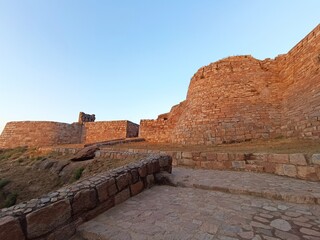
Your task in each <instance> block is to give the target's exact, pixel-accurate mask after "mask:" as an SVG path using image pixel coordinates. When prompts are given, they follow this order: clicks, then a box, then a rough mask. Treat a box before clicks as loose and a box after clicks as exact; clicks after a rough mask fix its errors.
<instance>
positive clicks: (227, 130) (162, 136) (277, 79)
mask: <svg viewBox="0 0 320 240" xmlns="http://www.w3.org/2000/svg"><path fill="white" fill-rule="evenodd" d="M319 103H320V25H318V26H317V27H316V28H315V29H314V30H313V31H312V32H311V33H309V34H308V35H307V36H306V37H305V38H304V39H303V40H301V41H300V42H299V43H298V44H297V45H296V46H295V47H293V48H292V49H291V50H290V51H289V52H288V53H287V54H284V55H280V56H278V57H277V58H275V59H265V60H263V61H260V60H257V59H254V58H253V57H252V56H235V57H229V58H225V59H222V60H220V61H217V62H215V63H211V64H210V65H208V66H205V67H202V68H200V69H199V70H198V71H197V73H196V74H195V75H194V76H193V77H192V79H191V82H190V85H189V90H188V94H187V98H186V100H185V101H184V102H182V103H181V104H179V105H177V106H175V107H173V108H172V109H171V111H170V112H169V113H167V114H162V115H160V116H159V117H158V119H157V120H142V121H141V123H140V137H143V138H146V139H147V140H149V141H152V142H173V143H182V144H215V143H230V142H237V141H246V140H251V139H259V138H276V137H281V136H284V137H301V138H312V139H318V138H319V137H320V104H319Z"/></svg>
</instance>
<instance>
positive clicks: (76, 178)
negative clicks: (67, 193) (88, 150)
mask: <svg viewBox="0 0 320 240" xmlns="http://www.w3.org/2000/svg"><path fill="white" fill-rule="evenodd" d="M83 171H84V168H83V167H81V168H78V169H76V171H75V172H74V175H73V177H74V179H75V180H79V179H80V178H81V175H82V172H83Z"/></svg>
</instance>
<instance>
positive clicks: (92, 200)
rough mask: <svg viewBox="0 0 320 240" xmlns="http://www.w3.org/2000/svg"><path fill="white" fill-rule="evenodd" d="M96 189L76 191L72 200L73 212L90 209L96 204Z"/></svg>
mask: <svg viewBox="0 0 320 240" xmlns="http://www.w3.org/2000/svg"><path fill="white" fill-rule="evenodd" d="M96 204H97V199H96V191H95V190H94V189H85V190H81V191H80V192H78V193H77V194H76V195H75V196H74V199H73V202H72V210H73V214H74V215H75V214H78V213H82V212H85V211H87V210H89V209H92V208H94V207H95V206H96Z"/></svg>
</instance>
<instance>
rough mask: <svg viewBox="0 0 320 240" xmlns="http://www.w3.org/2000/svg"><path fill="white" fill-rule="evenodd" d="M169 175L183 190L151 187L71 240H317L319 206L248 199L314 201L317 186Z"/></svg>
mask: <svg viewBox="0 0 320 240" xmlns="http://www.w3.org/2000/svg"><path fill="white" fill-rule="evenodd" d="M173 176H174V177H173V178H172V181H173V182H174V183H176V184H177V185H178V186H184V187H171V186H154V187H153V188H151V189H149V190H146V191H144V192H142V193H140V194H139V195H137V196H135V197H133V198H130V199H129V200H127V201H126V202H124V203H122V204H120V205H118V206H116V207H114V208H112V209H110V210H109V211H107V212H105V213H103V214H101V215H99V216H98V217H96V218H94V219H92V220H91V221H89V222H87V223H84V224H82V225H81V226H79V227H78V237H79V238H78V237H75V238H74V239H88V240H97V239H99V240H105V239H121V240H122V239H124V240H126V239H128V240H129V239H132V240H134V239H137V240H144V239H172V240H176V239H183V240H185V239H219V240H233V239H255V240H260V239H264V240H274V239H285V240H298V239H309V240H315V239H318V240H319V239H320V205H318V204H297V203H291V202H288V201H278V200H272V199H266V198H261V197H257V196H249V195H246V193H247V192H246V191H251V192H253V193H254V195H255V194H257V193H258V192H259V191H260V192H263V191H265V190H270V191H273V192H277V191H282V190H286V192H288V193H289V194H288V195H290V194H292V195H295V196H302V195H301V194H309V195H308V196H312V194H316V191H317V192H318V193H320V190H319V185H320V184H319V183H314V182H306V181H301V180H295V179H290V178H284V177H278V176H274V175H268V174H252V173H243V172H219V171H211V170H210V171H206V170H189V169H182V168H175V169H174V171H173ZM211 185H212V186H214V187H213V188H218V187H220V190H221V189H223V188H225V189H228V187H229V188H230V189H235V190H236V189H237V188H240V187H241V188H240V189H242V190H241V191H243V193H245V194H230V193H225V192H221V191H222V190H221V191H211V190H208V189H210V188H209V187H210V186H211ZM199 186H200V187H201V188H204V189H207V190H204V189H198V188H197V187H199ZM231 187H232V188H231ZM268 187H269V189H267V188H268ZM218 190H219V189H218ZM224 191H226V190H224ZM249 194H251V193H250V192H249ZM280 196H281V195H280ZM270 198H272V197H270ZM297 199H298V201H300V200H301V199H302V198H300V197H299V198H297ZM306 199H309V197H307V198H306ZM289 200H292V199H291V198H290V199H289ZM293 200H294V199H293ZM308 201H309V200H308Z"/></svg>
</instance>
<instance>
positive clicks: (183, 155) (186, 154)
mask: <svg viewBox="0 0 320 240" xmlns="http://www.w3.org/2000/svg"><path fill="white" fill-rule="evenodd" d="M192 157H193V155H192V152H182V158H189V159H192Z"/></svg>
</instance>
